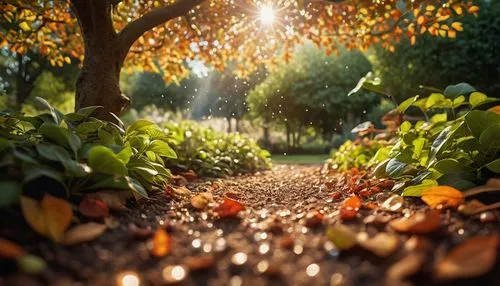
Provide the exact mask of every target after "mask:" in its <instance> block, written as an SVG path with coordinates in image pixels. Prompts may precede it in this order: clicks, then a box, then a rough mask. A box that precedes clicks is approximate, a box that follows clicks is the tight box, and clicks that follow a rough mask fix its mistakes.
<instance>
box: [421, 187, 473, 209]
mask: <svg viewBox="0 0 500 286" xmlns="http://www.w3.org/2000/svg"><path fill="white" fill-rule="evenodd" d="M422 200H423V201H424V202H425V203H426V204H428V205H429V206H431V207H433V208H435V207H437V206H439V205H442V206H443V207H452V208H456V207H458V206H459V205H460V204H462V202H463V201H464V195H463V194H462V192H461V191H459V190H457V189H455V188H453V187H449V186H436V187H430V188H428V189H427V190H425V191H423V192H422Z"/></svg>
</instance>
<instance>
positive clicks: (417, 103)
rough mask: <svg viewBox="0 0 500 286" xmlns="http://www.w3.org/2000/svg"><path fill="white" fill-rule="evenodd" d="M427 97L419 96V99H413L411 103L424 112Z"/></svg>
mask: <svg viewBox="0 0 500 286" xmlns="http://www.w3.org/2000/svg"><path fill="white" fill-rule="evenodd" d="M427 99H428V97H424V98H421V99H419V100H417V101H415V102H414V103H413V104H412V105H413V106H416V107H418V108H420V110H422V112H426V111H427V107H426V105H427Z"/></svg>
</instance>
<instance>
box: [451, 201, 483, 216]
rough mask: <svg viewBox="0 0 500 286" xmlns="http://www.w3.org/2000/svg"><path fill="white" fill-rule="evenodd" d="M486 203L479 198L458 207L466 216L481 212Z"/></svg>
mask: <svg viewBox="0 0 500 286" xmlns="http://www.w3.org/2000/svg"><path fill="white" fill-rule="evenodd" d="M485 207H486V205H485V204H483V203H482V202H480V201H478V200H470V201H467V202H465V203H464V204H462V205H460V206H459V207H458V211H459V212H460V213H461V214H463V215H466V216H471V215H475V214H478V213H480V212H481V211H482V210H483V208H485Z"/></svg>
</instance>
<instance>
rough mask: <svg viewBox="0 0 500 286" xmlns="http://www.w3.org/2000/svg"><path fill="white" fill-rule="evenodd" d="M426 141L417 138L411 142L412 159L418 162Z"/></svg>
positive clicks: (422, 138)
mask: <svg viewBox="0 0 500 286" xmlns="http://www.w3.org/2000/svg"><path fill="white" fill-rule="evenodd" d="M426 142H427V140H426V139H425V138H424V137H419V138H417V139H415V140H413V143H412V144H413V148H414V150H413V155H412V158H413V159H416V160H418V159H419V158H420V155H422V150H424V146H425V143H426Z"/></svg>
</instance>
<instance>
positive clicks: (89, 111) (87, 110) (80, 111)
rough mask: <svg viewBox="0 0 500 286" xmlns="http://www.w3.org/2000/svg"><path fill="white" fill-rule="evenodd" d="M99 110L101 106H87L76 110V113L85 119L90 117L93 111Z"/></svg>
mask: <svg viewBox="0 0 500 286" xmlns="http://www.w3.org/2000/svg"><path fill="white" fill-rule="evenodd" d="M99 108H102V106H87V107H84V108H80V109H78V111H77V112H76V113H77V114H80V115H82V116H83V117H84V118H87V117H89V116H90V115H92V113H94V111H96V110H97V109H99Z"/></svg>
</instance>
